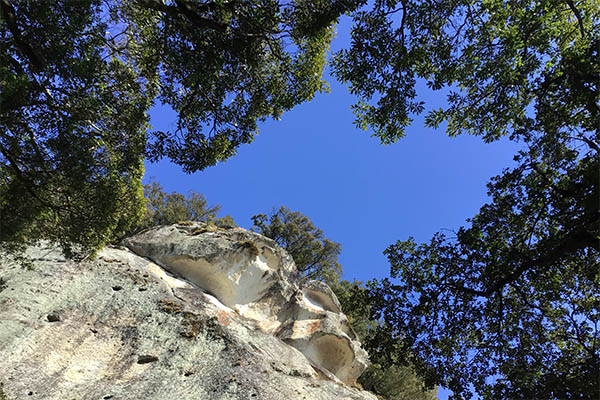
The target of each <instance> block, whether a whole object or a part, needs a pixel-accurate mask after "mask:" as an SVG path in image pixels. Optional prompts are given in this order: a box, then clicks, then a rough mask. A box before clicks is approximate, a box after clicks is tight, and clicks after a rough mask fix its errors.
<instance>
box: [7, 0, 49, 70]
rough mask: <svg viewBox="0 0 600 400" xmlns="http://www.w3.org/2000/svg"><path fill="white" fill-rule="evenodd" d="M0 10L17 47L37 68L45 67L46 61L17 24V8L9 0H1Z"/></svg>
mask: <svg viewBox="0 0 600 400" xmlns="http://www.w3.org/2000/svg"><path fill="white" fill-rule="evenodd" d="M0 12H1V14H2V18H3V19H4V20H5V21H6V26H8V30H9V31H10V33H11V34H12V36H13V39H14V41H15V44H16V45H17V48H18V49H19V50H20V51H21V53H23V55H25V57H26V58H27V59H28V60H29V62H30V63H31V65H33V66H34V68H35V69H37V70H41V69H43V67H44V61H43V60H42V57H40V56H39V55H38V54H37V53H36V52H35V50H34V49H33V48H32V47H31V46H30V45H29V43H27V41H26V40H25V39H23V36H21V32H20V31H19V27H18V25H17V19H16V16H15V9H14V7H13V6H12V4H10V2H9V0H0Z"/></svg>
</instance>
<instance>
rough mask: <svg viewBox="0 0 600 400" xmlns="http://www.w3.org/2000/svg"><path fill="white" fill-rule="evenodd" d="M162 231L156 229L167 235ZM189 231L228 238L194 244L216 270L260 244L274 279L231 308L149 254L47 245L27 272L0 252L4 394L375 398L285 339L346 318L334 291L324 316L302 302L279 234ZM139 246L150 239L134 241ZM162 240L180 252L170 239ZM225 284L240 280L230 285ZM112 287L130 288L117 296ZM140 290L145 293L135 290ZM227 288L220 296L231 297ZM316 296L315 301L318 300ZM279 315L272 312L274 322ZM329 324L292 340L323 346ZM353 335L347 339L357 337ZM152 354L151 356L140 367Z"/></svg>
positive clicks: (34, 252) (32, 252)
mask: <svg viewBox="0 0 600 400" xmlns="http://www.w3.org/2000/svg"><path fill="white" fill-rule="evenodd" d="M196 228H198V226H197V225H195V228H192V229H196ZM160 229H167V230H168V229H169V228H168V227H163V228H160ZM160 229H157V230H155V232H156V233H157V234H163V233H164V231H162V232H159V231H160ZM176 229H177V230H183V231H186V230H185V229H183V228H181V227H176ZM200 229H202V227H200ZM187 232H188V233H189V236H190V237H201V238H205V237H208V238H211V237H212V238H217V237H221V238H222V239H220V240H213V239H210V240H208V239H207V238H205V239H207V240H201V242H202V243H196V244H195V245H194V246H198V247H199V248H204V249H205V252H204V253H203V254H204V255H205V257H206V259H210V260H211V262H212V263H213V265H221V264H219V262H220V261H219V260H220V259H221V257H222V256H220V254H223V255H224V256H225V257H233V258H230V259H231V260H235V257H236V254H238V255H240V254H241V255H244V256H243V257H241V256H240V257H241V259H248V257H252V254H254V251H253V248H252V247H251V246H249V245H244V244H243V243H244V242H245V241H246V240H251V241H254V243H255V244H257V247H258V248H259V251H260V255H259V257H258V258H260V257H263V258H264V260H263V261H261V262H264V263H266V264H267V265H271V266H272V268H271V267H269V268H270V269H269V271H271V272H269V274H266V276H265V278H269V279H267V281H268V282H267V283H265V282H262V283H260V282H259V283H260V284H263V285H264V288H263V289H262V291H261V292H257V293H252V294H251V296H250V299H251V300H252V301H248V302H246V303H244V302H243V301H239V300H240V299H241V300H245V299H247V297H244V296H241V295H240V294H235V293H234V294H233V295H232V297H230V298H229V300H235V301H231V302H230V303H229V305H227V304H225V303H224V302H222V301H220V300H219V299H218V298H217V297H215V294H216V293H215V292H216V291H217V290H216V289H219V287H220V286H219V285H218V282H217V285H216V286H215V287H210V288H209V287H206V288H205V289H206V290H210V289H211V288H212V290H213V292H211V293H213V294H212V295H211V294H209V293H207V292H206V291H203V290H201V289H200V287H199V285H197V284H196V283H193V282H192V281H188V280H187V279H189V278H187V279H182V278H181V277H177V276H175V275H174V273H175V272H176V271H174V270H171V271H170V272H169V271H166V270H165V269H164V268H162V267H161V266H159V265H158V264H157V263H156V262H153V261H151V260H150V259H149V258H153V257H154V256H148V258H144V257H140V256H138V255H136V254H134V253H133V252H132V251H130V250H128V249H126V248H121V247H113V248H106V249H104V250H102V251H100V252H99V254H98V257H97V258H96V260H94V261H89V260H88V261H85V262H80V263H74V262H71V261H68V260H65V259H64V258H63V257H62V255H61V254H60V251H58V250H56V249H54V248H52V247H43V246H40V247H35V248H30V249H29V250H28V255H29V256H30V257H31V259H32V260H34V261H33V268H31V269H24V268H22V267H21V266H20V265H19V264H18V263H16V262H14V261H12V260H10V259H7V258H0V276H2V278H3V280H5V281H6V282H9V286H10V288H11V289H14V290H3V291H0V321H1V323H0V359H1V360H2V364H1V368H0V385H3V386H2V388H3V391H4V393H5V394H6V396H7V398H8V399H11V400H15V399H21V398H28V399H48V400H59V399H60V400H64V399H69V400H71V399H75V400H79V399H81V400H83V399H85V400H87V399H103V398H107V399H108V398H114V399H119V400H138V399H148V400H159V399H175V398H176V399H183V400H188V399H189V400H192V399H194V400H196V399H206V400H213V399H215V400H226V399H249V398H255V399H264V400H279V399H281V400H283V399H285V400H292V399H294V400H295V399H307V400H309V399H310V400H327V399H332V400H333V399H336V400H337V399H355V400H375V399H376V397H375V396H374V395H373V394H371V393H368V392H365V391H361V390H359V389H358V388H356V387H354V386H352V385H349V384H345V383H343V382H342V381H340V379H341V378H340V377H337V378H336V376H335V375H334V374H335V373H339V371H335V368H333V367H331V366H329V367H330V368H331V369H332V370H334V371H329V370H327V365H319V364H318V362H319V360H310V359H309V358H308V357H307V356H306V355H305V354H302V353H301V351H300V350H298V348H297V347H293V346H290V345H288V343H290V344H293V343H291V342H293V341H294V339H291V337H292V336H293V334H287V336H286V333H285V332H288V333H289V332H290V329H291V330H292V331H293V327H294V321H305V319H300V320H298V319H294V318H297V317H299V318H305V317H307V318H308V317H311V316H315V315H321V316H323V315H324V316H325V317H318V318H314V319H320V320H321V321H322V322H320V323H319V325H323V326H325V325H328V324H330V325H336V324H338V323H341V322H340V321H342V320H343V317H342V316H341V315H342V314H339V313H336V312H335V309H334V308H332V306H331V304H329V301H331V302H332V304H335V301H334V299H333V298H331V299H329V300H326V299H325V300H318V301H316V302H317V303H319V304H321V305H322V307H321V308H323V310H325V312H323V311H321V310H318V309H317V310H308V309H307V306H303V305H302V304H300V303H299V302H300V300H302V299H303V298H305V297H306V295H305V293H307V292H303V290H302V289H301V288H300V287H299V285H298V283H297V282H296V281H295V280H294V279H293V277H294V273H295V271H294V268H293V263H292V261H291V259H290V258H289V256H288V255H286V254H284V252H283V251H282V250H281V249H279V248H277V247H275V245H274V243H273V242H272V241H269V240H268V239H266V238H262V237H257V236H258V235H255V234H251V233H250V232H246V231H242V230H235V229H232V230H231V231H230V233H229V234H228V235H225V233H224V232H221V231H217V232H202V233H200V232H193V231H187ZM148 233H149V232H147V234H148ZM175 238H177V236H175ZM240 241H241V243H240ZM130 245H131V246H132V247H133V244H131V243H130ZM138 245H139V246H140V247H142V245H143V243H142V242H141V241H139V238H138ZM157 245H158V246H159V247H160V246H163V248H164V249H169V248H171V245H173V246H174V247H177V244H174V243H173V242H171V243H170V244H168V245H167V244H165V243H164V242H163V241H158V242H157ZM190 246H192V244H190ZM261 246H264V247H265V249H264V250H262V247H261ZM266 247H268V249H267V248H266ZM147 249H148V250H149V252H150V253H154V254H155V255H156V256H157V257H156V260H159V259H162V258H161V257H159V256H160V254H161V251H158V250H157V249H156V248H154V247H152V246H150V245H149V244H148V247H147ZM169 254H174V253H169ZM193 254H196V255H193ZM194 258H198V259H201V258H202V257H198V255H197V253H192V255H190V257H188V258H184V259H189V260H193V259H194ZM214 263H216V264H214ZM184 264H185V263H184ZM240 265H241V264H240ZM255 267H256V266H254V267H253V266H250V267H248V268H243V267H241V266H240V267H239V269H240V271H241V273H240V278H242V277H244V276H246V277H247V278H248V279H252V274H251V272H252V271H254V270H253V269H252V268H255ZM243 271H246V272H243ZM244 274H247V275H244ZM248 274H249V275H248ZM275 277H277V279H275ZM285 277H289V278H290V279H289V280H288V279H286V278H285ZM271 279H272V280H273V281H274V282H271ZM225 283H226V284H228V285H231V287H233V288H235V287H236V286H235V280H233V281H231V282H230V283H228V282H223V284H225ZM316 285H317V286H318V285H320V284H316ZM113 286H121V287H122V288H123V290H121V291H119V292H115V291H113V290H111V289H110V288H112V287H113ZM206 286H210V284H206ZM314 286H315V284H312V283H311V284H310V285H307V287H309V288H313V287H314ZM141 287H143V288H145V289H146V290H144V291H140V290H139V288H141ZM237 287H239V285H238V286H237ZM106 288H108V290H106ZM215 288H216V289H215ZM226 289H227V286H225V289H223V292H219V293H226V294H227V293H229V292H227V290H226ZM310 290H313V289H310ZM324 291H325V292H326V289H324ZM259 293H262V294H261V295H260V296H258V295H259ZM240 296H241V297H240ZM255 296H258V297H255ZM308 297H309V298H314V297H317V298H318V297H319V296H312V295H309V296H308ZM226 300H227V298H226ZM263 300H264V301H265V303H264V304H262V305H261V301H263ZM280 301H283V303H279V302H280ZM311 302H312V303H313V304H316V303H315V300H314V299H313V300H311ZM241 306H245V307H241ZM259 306H260V307H259ZM261 307H262V308H261ZM236 308H237V309H236ZM238 309H239V311H238ZM330 309H331V310H330ZM56 310H60V316H61V321H60V323H48V322H46V321H45V319H46V316H47V315H49V314H50V313H52V312H55V311H56ZM248 310H250V311H252V312H250V311H248ZM272 313H274V314H272ZM311 313H312V314H311ZM273 315H274V316H276V317H275V319H269V318H273ZM334 315H336V316H337V317H334ZM251 316H255V317H257V318H250V317H251ZM258 317H260V318H258ZM279 317H281V318H282V320H281V321H280V320H278V319H277V318H279ZM265 318H266V319H265ZM311 318H312V317H311ZM335 318H338V320H337V321H338V322H336V319H335ZM265 321H266V322H265ZM267 322H268V323H267ZM342 325H343V324H342ZM275 326H276V328H275ZM338 328H339V329H338V330H337V331H336V330H335V329H333V331H331V332H336V333H335V335H338V336H341V337H344V336H343V335H342V334H343V333H344V332H341V333H340V332H339V331H343V330H344V328H341V327H338ZM326 331H327V330H326V329H325V328H324V327H323V328H319V329H317V330H316V332H317V335H315V338H314V339H310V338H308V337H306V338H305V339H301V338H300V336H298V334H297V338H296V339H295V342H297V343H303V345H307V343H310V342H311V340H312V342H314V345H313V347H318V346H319V345H320V344H322V343H321V342H320V341H319V337H327V335H330V334H333V333H331V332H329V331H327V332H328V333H325V332H326ZM348 332H349V333H348ZM348 332H347V333H345V335H346V336H348V337H350V336H351V332H350V331H348ZM335 335H334V336H335ZM307 346H308V345H307ZM315 351H317V350H315ZM146 355H149V356H151V357H154V358H156V360H154V358H153V359H152V360H153V362H147V363H143V364H138V361H139V360H140V359H141V358H140V357H141V356H146Z"/></svg>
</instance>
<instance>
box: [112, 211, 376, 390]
mask: <svg viewBox="0 0 600 400" xmlns="http://www.w3.org/2000/svg"><path fill="white" fill-rule="evenodd" d="M123 244H124V245H125V246H127V247H128V248H129V249H131V250H132V251H134V252H135V253H136V254H138V255H141V256H144V257H147V258H149V259H150V260H152V261H154V262H155V263H157V264H159V265H161V266H162V267H163V268H164V269H166V270H167V271H169V272H171V273H173V274H175V275H177V276H179V277H182V278H184V279H186V280H187V281H189V282H191V283H192V284H193V285H195V286H196V287H198V288H199V289H201V290H203V291H204V292H206V293H209V294H211V295H213V296H214V297H216V299H217V300H218V301H219V302H220V303H222V304H223V305H224V306H226V307H228V308H229V309H231V310H234V311H236V312H237V313H238V314H239V315H241V316H243V317H246V318H249V319H252V320H254V321H256V322H257V323H258V324H259V326H260V327H261V328H262V329H263V330H264V331H265V332H268V333H272V334H274V335H276V336H277V337H279V338H281V339H283V340H284V341H286V342H287V343H289V344H290V345H292V346H294V347H296V348H297V349H298V350H300V351H301V352H302V353H303V354H304V355H305V356H306V357H307V358H308V359H309V360H310V361H311V362H312V363H313V364H315V365H316V366H317V367H319V368H321V369H323V370H326V371H328V372H329V373H331V374H333V375H334V376H336V377H337V379H340V380H341V381H342V382H344V383H347V384H353V383H355V382H356V379H357V378H358V377H359V376H360V374H361V373H362V371H363V370H364V369H365V368H366V367H367V366H368V355H367V353H366V352H365V351H364V350H363V349H362V348H361V347H360V342H359V341H358V340H357V338H356V335H355V334H354V332H353V331H352V328H351V327H350V324H349V323H348V319H347V318H346V316H345V315H344V314H343V313H342V310H341V308H340V304H339V302H338V300H337V298H336V297H335V294H334V293H333V292H332V290H331V289H330V288H329V287H328V286H327V285H326V284H324V283H322V282H318V281H310V282H308V283H306V284H304V285H301V283H300V279H298V276H297V270H296V267H295V265H294V261H293V259H292V258H291V257H290V256H289V255H288V254H287V253H286V252H285V251H284V250H283V249H282V248H280V247H279V246H278V245H277V244H276V243H275V242H274V241H273V240H271V239H269V238H266V237H264V236H262V235H259V234H257V233H254V232H250V231H247V230H244V229H241V228H236V229H218V228H216V227H214V226H211V225H207V224H204V223H201V222H196V223H187V224H178V225H170V226H162V227H156V228H153V229H151V230H149V231H147V232H144V233H140V234H138V235H135V236H133V237H131V238H128V239H126V240H125V241H124V242H123Z"/></svg>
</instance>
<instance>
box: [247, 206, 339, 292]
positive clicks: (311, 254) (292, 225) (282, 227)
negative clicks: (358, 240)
mask: <svg viewBox="0 0 600 400" xmlns="http://www.w3.org/2000/svg"><path fill="white" fill-rule="evenodd" d="M252 221H253V222H254V227H253V229H254V230H255V231H256V232H258V233H260V234H261V235H265V236H267V237H269V238H271V239H273V240H275V241H276V242H277V244H278V245H280V246H281V247H283V248H284V249H285V250H286V251H287V252H288V253H289V254H290V255H291V256H292V258H293V259H294V262H295V263H296V267H297V268H298V271H300V273H302V274H303V275H304V276H305V277H306V279H319V280H322V281H324V282H326V283H335V282H337V281H338V279H339V278H340V275H341V273H342V268H341V266H340V264H339V263H338V261H337V258H338V256H339V254H340V252H341V251H342V246H341V245H340V244H339V243H335V242H332V241H331V240H329V239H327V238H325V237H324V235H323V231H322V230H320V229H318V228H317V227H315V226H314V225H313V223H312V222H311V221H310V219H308V218H307V217H306V216H304V215H302V214H301V213H299V212H294V211H291V210H290V209H288V208H286V207H281V208H280V209H279V210H277V212H274V213H273V214H272V215H270V216H266V215H264V214H257V215H255V216H253V217H252Z"/></svg>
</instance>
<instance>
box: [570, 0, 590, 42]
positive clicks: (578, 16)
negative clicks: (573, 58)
mask: <svg viewBox="0 0 600 400" xmlns="http://www.w3.org/2000/svg"><path fill="white" fill-rule="evenodd" d="M565 1H566V3H567V4H568V5H569V8H570V9H571V11H573V14H575V18H577V23H578V24H579V30H580V31H581V37H585V29H584V27H583V18H582V17H581V13H580V12H579V10H578V9H577V7H575V3H573V0H565Z"/></svg>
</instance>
